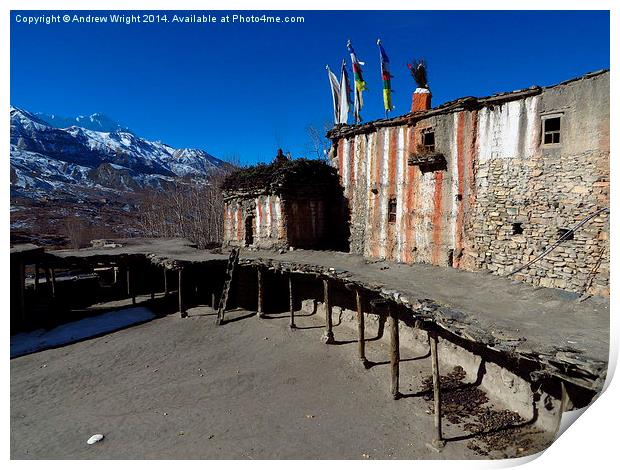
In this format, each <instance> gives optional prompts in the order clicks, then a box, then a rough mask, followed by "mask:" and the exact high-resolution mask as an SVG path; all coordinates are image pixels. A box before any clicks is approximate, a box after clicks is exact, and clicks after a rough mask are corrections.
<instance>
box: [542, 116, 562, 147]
mask: <svg viewBox="0 0 620 470" xmlns="http://www.w3.org/2000/svg"><path fill="white" fill-rule="evenodd" d="M556 124H557V125H556ZM561 143H562V115H561V114H550V115H548V116H542V144H543V145H559V144H561Z"/></svg>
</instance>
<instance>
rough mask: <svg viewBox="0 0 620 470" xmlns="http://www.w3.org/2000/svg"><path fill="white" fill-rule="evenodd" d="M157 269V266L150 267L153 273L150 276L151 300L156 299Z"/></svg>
mask: <svg viewBox="0 0 620 470" xmlns="http://www.w3.org/2000/svg"><path fill="white" fill-rule="evenodd" d="M155 269H156V268H151V269H150V271H151V275H150V276H149V284H150V285H151V300H155V282H156V281H155V279H156V276H155V273H156V271H155Z"/></svg>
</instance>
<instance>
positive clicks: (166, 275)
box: [164, 266, 170, 297]
mask: <svg viewBox="0 0 620 470" xmlns="http://www.w3.org/2000/svg"><path fill="white" fill-rule="evenodd" d="M168 294H170V288H169V287H168V268H167V267H165V266H164V296H165V297H168Z"/></svg>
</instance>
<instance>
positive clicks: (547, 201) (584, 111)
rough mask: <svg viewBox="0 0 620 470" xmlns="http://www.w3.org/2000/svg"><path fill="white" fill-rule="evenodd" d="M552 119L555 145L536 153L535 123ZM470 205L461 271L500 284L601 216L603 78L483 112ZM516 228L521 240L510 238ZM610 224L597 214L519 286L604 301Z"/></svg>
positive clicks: (605, 141)
mask: <svg viewBox="0 0 620 470" xmlns="http://www.w3.org/2000/svg"><path fill="white" fill-rule="evenodd" d="M549 115H552V116H560V118H561V135H560V137H561V142H560V144H547V145H545V144H541V130H542V125H541V120H542V119H544V118H545V116H549ZM475 174H476V193H477V202H476V204H475V206H474V211H473V214H472V217H470V219H469V224H468V226H467V231H468V232H469V233H470V234H471V237H470V241H471V245H469V247H468V250H467V255H468V258H467V259H468V262H467V267H468V268H471V269H489V270H491V271H492V272H494V273H497V274H500V275H502V274H507V273H509V272H511V271H512V270H513V269H514V268H515V267H518V266H521V265H523V264H525V263H527V262H528V261H530V260H533V259H534V258H535V257H536V256H537V255H538V254H540V253H541V252H543V251H544V250H545V249H546V248H547V247H548V246H549V245H550V244H551V243H552V242H554V241H555V240H557V239H558V238H559V236H560V230H562V229H570V228H571V227H573V226H575V225H576V224H577V223H578V222H580V221H581V220H583V219H584V218H585V217H587V216H588V215H589V214H592V213H594V212H596V211H597V210H599V209H601V208H604V207H608V206H609V74H603V75H598V76H595V77H592V78H589V79H585V80H578V81H575V82H571V83H568V84H566V85H559V86H555V87H552V88H548V89H545V90H544V91H543V92H542V93H541V94H540V95H537V96H533V97H530V98H527V99H525V100H519V101H513V102H509V103H506V104H504V105H502V106H495V107H493V108H488V107H487V108H483V109H481V110H480V112H479V116H478V136H477V160H476V167H475ZM513 224H521V228H522V231H523V233H522V234H515V233H514V225H513ZM608 238H609V220H608V214H607V213H603V214H601V215H600V216H598V217H596V218H594V219H593V220H592V221H591V222H590V223H589V224H587V225H585V226H584V227H583V228H581V229H579V230H577V231H576V232H575V233H574V239H573V240H567V241H565V242H564V243H562V244H561V245H560V246H559V247H558V248H556V249H555V250H554V251H553V252H552V253H551V254H549V255H548V256H546V257H545V258H544V259H542V260H540V261H538V262H536V263H534V264H533V265H532V266H531V267H530V268H528V269H526V270H524V271H522V272H520V273H518V274H516V275H515V277H516V278H517V279H519V280H523V281H526V282H530V283H533V284H535V285H541V286H544V287H557V288H560V289H567V290H571V291H576V292H582V291H587V292H589V293H592V294H599V295H609V250H608V248H609V241H608Z"/></svg>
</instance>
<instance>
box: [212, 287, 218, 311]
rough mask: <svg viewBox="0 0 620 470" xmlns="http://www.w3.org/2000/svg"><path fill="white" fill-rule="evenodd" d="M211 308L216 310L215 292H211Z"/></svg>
mask: <svg viewBox="0 0 620 470" xmlns="http://www.w3.org/2000/svg"><path fill="white" fill-rule="evenodd" d="M211 309H213V311H214V312H217V305H216V304H215V292H211Z"/></svg>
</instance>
